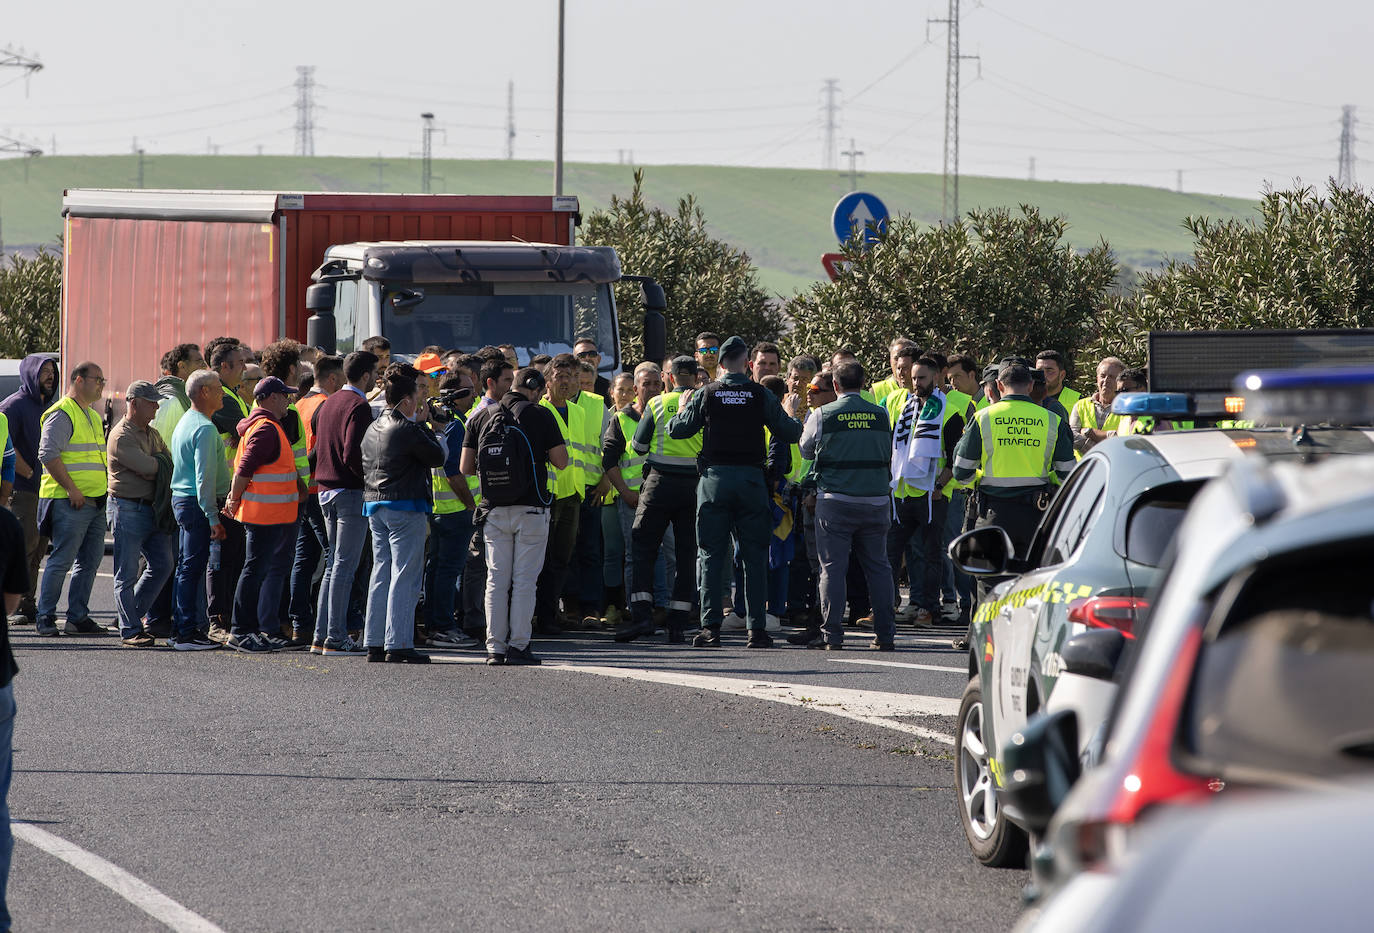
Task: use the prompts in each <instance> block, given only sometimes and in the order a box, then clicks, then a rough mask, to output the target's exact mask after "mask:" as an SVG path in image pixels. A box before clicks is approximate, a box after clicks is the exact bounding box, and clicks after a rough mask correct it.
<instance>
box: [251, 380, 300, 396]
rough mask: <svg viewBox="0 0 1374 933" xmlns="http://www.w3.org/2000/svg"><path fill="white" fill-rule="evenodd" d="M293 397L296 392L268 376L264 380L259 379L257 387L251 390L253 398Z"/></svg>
mask: <svg viewBox="0 0 1374 933" xmlns="http://www.w3.org/2000/svg"><path fill="white" fill-rule="evenodd" d="M278 394H280V395H295V394H296V390H295V389H293V388H291V387H290V386H288V385H287V384H286V383H284V382H282V381H281V380H280V379H278V378H277V377H276V376H268V377H267V378H266V379H259V380H258V384H257V387H256V388H254V389H253V397H254V398H267V396H269V395H278Z"/></svg>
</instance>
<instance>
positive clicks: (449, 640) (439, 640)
mask: <svg viewBox="0 0 1374 933" xmlns="http://www.w3.org/2000/svg"><path fill="white" fill-rule="evenodd" d="M466 640H467V639H465V638H464V637H463V636H462V635H460V634H458V633H457V632H430V633H429V643H430V644H431V645H434V646H435V647H436V648H458V647H461V646H462V644H463V642H464V641H466Z"/></svg>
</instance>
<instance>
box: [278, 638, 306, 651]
mask: <svg viewBox="0 0 1374 933" xmlns="http://www.w3.org/2000/svg"><path fill="white" fill-rule="evenodd" d="M281 640H282V641H283V642H284V643H285V647H284V648H282V649H281V650H282V651H304V650H305V649H307V648H309V647H310V638H309V637H308V636H307V637H305V638H301V637H300V636H299V635H292V636H291V637H290V638H285V637H283V638H282V639H281Z"/></svg>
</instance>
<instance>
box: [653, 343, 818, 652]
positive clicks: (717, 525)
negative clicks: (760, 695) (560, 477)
mask: <svg viewBox="0 0 1374 933" xmlns="http://www.w3.org/2000/svg"><path fill="white" fill-rule="evenodd" d="M748 366H749V348H748V346H747V345H746V344H745V342H744V340H743V338H741V337H731V338H730V339H729V340H727V341H725V343H724V344H723V345H722V346H721V348H720V371H721V372H722V373H723V375H722V376H721V378H719V379H718V380H716V381H715V382H712V383H710V384H708V385H707V386H706V387H705V388H703V389H701V390H700V391H699V392H695V393H692V395H691V397H690V398H689V399H688V400H687V402H686V404H685V405H684V406H683V408H682V410H681V411H679V412H678V413H677V415H676V416H675V417H674V418H673V419H672V420H671V421H670V422H669V423H668V435H669V436H670V437H674V438H685V437H690V436H691V435H693V434H695V433H696V432H697V431H701V432H702V440H701V460H700V464H701V482H700V483H698V484H697V554H698V558H699V560H700V563H701V567H700V573H701V633H700V634H699V635H697V637H696V639H695V640H694V641H693V642H692V643H693V644H694V645H696V646H697V647H699V648H716V647H719V646H720V626H721V622H722V621H723V619H724V613H723V601H724V600H723V597H724V593H723V592H722V588H723V583H724V580H725V573H726V571H727V568H729V566H730V556H731V551H730V534H731V532H732V531H733V532H734V534H735V538H736V540H738V541H739V551H740V561H741V563H742V564H743V566H744V595H745V604H746V606H747V616H746V618H747V621H748V625H749V641H748V644H747V647H750V648H767V647H770V646H771V645H772V644H773V639H772V638H770V637H769V636H768V632H767V631H766V626H767V619H766V616H765V612H766V608H767V602H768V536H769V535H770V534H771V533H772V527H773V520H772V515H771V512H770V508H769V498H768V488H767V484H766V482H765V480H764V464H765V460H766V448H765V444H764V436H763V431H764V428H765V427H766V428H768V429H769V430H770V431H771V432H772V435H773V440H774V441H775V442H777V443H781V444H794V443H796V442H797V441H798V440H799V439H800V438H801V429H802V426H801V423H800V422H798V421H796V420H794V419H792V418H789V417H788V416H787V414H786V413H785V412H784V411H783V410H782V405H781V403H779V402H778V400H777V397H776V396H774V395H773V393H772V392H769V391H768V390H767V389H765V388H764V387H763V386H761V385H759V384H758V383H757V382H754V381H753V380H751V379H750V378H749V376H748V375H746V373H747V372H748ZM681 577H682V573H681V572H680V571H679V574H678V578H679V579H681Z"/></svg>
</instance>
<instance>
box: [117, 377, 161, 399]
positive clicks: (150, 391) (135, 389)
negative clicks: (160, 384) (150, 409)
mask: <svg viewBox="0 0 1374 933" xmlns="http://www.w3.org/2000/svg"><path fill="white" fill-rule="evenodd" d="M124 398H125V399H136V398H141V399H147V400H148V401H150V402H161V401H162V396H161V395H159V394H158V391H157V386H155V385H153V384H152V383H151V382H149V381H148V380H147V379H138V380H136V381H134V382H131V383H129V387H128V388H127V389H125V390H124Z"/></svg>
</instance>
